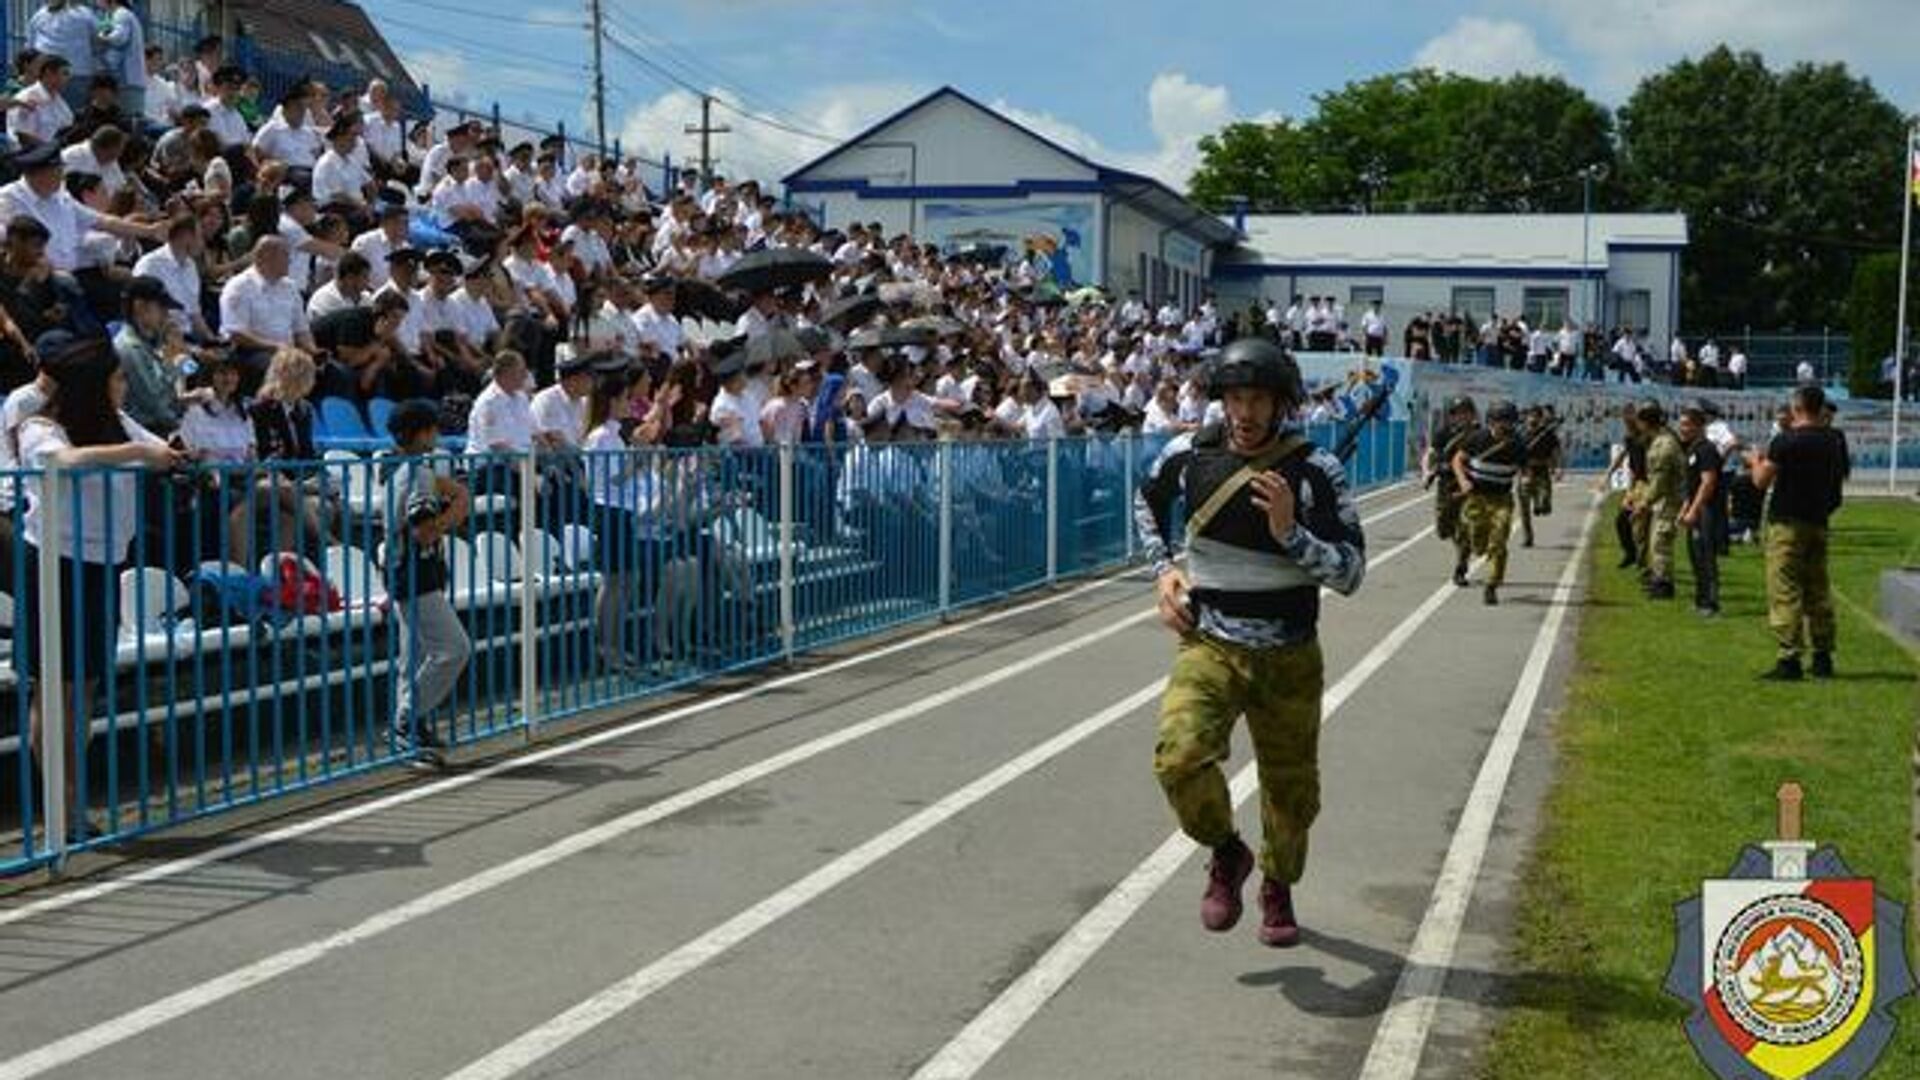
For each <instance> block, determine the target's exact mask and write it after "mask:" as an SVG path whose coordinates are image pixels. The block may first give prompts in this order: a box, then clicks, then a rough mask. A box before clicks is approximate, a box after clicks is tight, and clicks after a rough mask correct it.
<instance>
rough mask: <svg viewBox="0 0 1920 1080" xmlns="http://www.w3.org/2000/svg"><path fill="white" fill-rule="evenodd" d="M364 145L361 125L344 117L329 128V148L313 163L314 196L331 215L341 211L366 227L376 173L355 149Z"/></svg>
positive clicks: (351, 219) (357, 224) (354, 221)
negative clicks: (368, 167)
mask: <svg viewBox="0 0 1920 1080" xmlns="http://www.w3.org/2000/svg"><path fill="white" fill-rule="evenodd" d="M359 145H360V124H359V121H358V120H357V119H355V118H353V117H342V118H340V119H339V120H335V121H334V122H333V126H332V127H331V128H328V129H327V149H326V152H325V153H323V154H321V155H320V160H318V161H316V162H314V165H313V199H314V201H315V202H317V203H319V204H320V206H321V207H322V208H323V209H325V210H326V211H327V213H330V214H340V215H342V216H344V217H346V218H347V219H348V221H349V222H351V223H353V224H354V225H355V226H364V225H365V223H366V220H367V217H366V214H367V204H368V201H369V200H370V199H371V198H372V197H373V190H374V188H373V174H372V173H371V172H369V171H368V170H367V167H366V166H365V165H362V164H361V163H360V162H359V160H358V159H357V156H356V155H355V154H354V149H355V148H356V147H358V146H359Z"/></svg>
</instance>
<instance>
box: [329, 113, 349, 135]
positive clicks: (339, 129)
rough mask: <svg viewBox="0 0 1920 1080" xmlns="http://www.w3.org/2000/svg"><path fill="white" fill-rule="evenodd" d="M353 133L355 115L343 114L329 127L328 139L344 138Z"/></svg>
mask: <svg viewBox="0 0 1920 1080" xmlns="http://www.w3.org/2000/svg"><path fill="white" fill-rule="evenodd" d="M352 134H353V117H351V116H342V117H341V118H339V119H338V120H335V121H334V122H333V126H332V127H329V128H328V129H327V138H328V139H344V138H347V137H348V136H350V135H352Z"/></svg>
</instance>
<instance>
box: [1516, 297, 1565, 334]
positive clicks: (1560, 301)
mask: <svg viewBox="0 0 1920 1080" xmlns="http://www.w3.org/2000/svg"><path fill="white" fill-rule="evenodd" d="M1520 317H1521V318H1523V319H1525V320H1527V325H1528V326H1532V327H1549V328H1558V327H1559V326H1560V324H1561V323H1564V322H1566V321H1567V290H1565V289H1527V290H1526V291H1524V292H1522V293H1521V294H1520Z"/></svg>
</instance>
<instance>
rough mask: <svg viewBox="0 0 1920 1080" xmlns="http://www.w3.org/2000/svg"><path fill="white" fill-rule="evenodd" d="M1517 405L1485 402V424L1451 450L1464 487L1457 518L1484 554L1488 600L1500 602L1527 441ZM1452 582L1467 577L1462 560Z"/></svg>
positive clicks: (1474, 547)
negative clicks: (1463, 500)
mask: <svg viewBox="0 0 1920 1080" xmlns="http://www.w3.org/2000/svg"><path fill="white" fill-rule="evenodd" d="M1519 424H1520V410H1519V409H1518V408H1516V407H1515V406H1514V404H1513V402H1511V401H1496V402H1494V403H1493V404H1492V405H1489V406H1488V407H1487V426H1486V427H1484V428H1481V429H1478V430H1476V431H1475V432H1474V433H1473V434H1472V435H1470V436H1468V437H1467V440H1466V444H1465V445H1463V446H1462V447H1461V448H1460V449H1459V450H1458V451H1457V452H1455V454H1454V455H1453V474H1454V477H1455V478H1456V479H1457V480H1458V481H1459V483H1460V488H1461V490H1463V491H1466V492H1467V499H1466V505H1465V506H1464V507H1463V508H1462V510H1461V524H1462V525H1464V526H1465V527H1466V533H1467V536H1468V540H1469V543H1470V545H1471V548H1472V553H1473V554H1475V555H1483V556H1485V557H1486V559H1487V588H1486V592H1485V594H1484V599H1485V600H1486V602H1487V603H1488V604H1489V605H1492V604H1498V603H1499V602H1500V585H1501V583H1502V582H1504V581H1506V578H1507V534H1508V533H1509V532H1511V531H1512V530H1513V486H1514V483H1515V481H1516V480H1517V479H1518V478H1519V476H1520V466H1521V465H1522V464H1523V463H1524V462H1525V461H1526V447H1525V446H1524V445H1523V444H1522V443H1521V441H1520V437H1519V435H1518V433H1517V432H1516V431H1515V429H1516V428H1517V427H1519ZM1453 582H1454V584H1456V585H1465V584H1466V583H1467V576H1466V563H1465V562H1462V563H1461V564H1460V565H1459V567H1458V568H1456V569H1455V570H1454V575H1453Z"/></svg>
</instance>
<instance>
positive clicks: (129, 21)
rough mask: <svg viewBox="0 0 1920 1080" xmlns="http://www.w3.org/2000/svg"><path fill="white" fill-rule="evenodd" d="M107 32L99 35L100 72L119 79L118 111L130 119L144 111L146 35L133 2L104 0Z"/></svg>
mask: <svg viewBox="0 0 1920 1080" xmlns="http://www.w3.org/2000/svg"><path fill="white" fill-rule="evenodd" d="M106 12H107V14H106V19H105V28H106V32H105V33H103V34H101V35H100V45H101V58H102V61H103V63H104V68H103V70H104V71H105V72H106V73H107V74H110V75H114V76H117V77H118V78H119V80H120V111H121V112H122V113H125V114H126V115H127V116H129V117H136V116H143V115H145V114H146V111H147V32H146V30H145V29H144V28H142V27H141V25H140V16H138V15H137V14H135V13H134V10H133V3H132V0H107V4H106Z"/></svg>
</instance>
